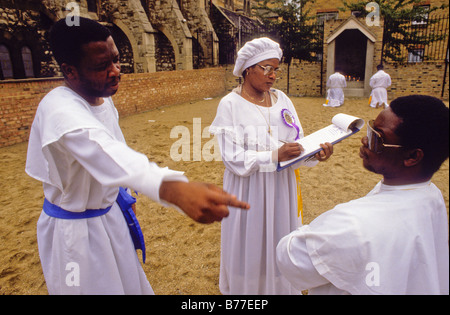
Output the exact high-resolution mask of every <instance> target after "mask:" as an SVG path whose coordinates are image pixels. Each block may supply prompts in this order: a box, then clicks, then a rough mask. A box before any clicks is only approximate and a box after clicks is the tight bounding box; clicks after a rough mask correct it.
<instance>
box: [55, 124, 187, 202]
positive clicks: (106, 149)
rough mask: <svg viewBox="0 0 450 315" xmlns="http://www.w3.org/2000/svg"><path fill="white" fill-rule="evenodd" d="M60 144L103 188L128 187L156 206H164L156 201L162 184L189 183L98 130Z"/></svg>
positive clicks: (64, 138)
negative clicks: (156, 204)
mask: <svg viewBox="0 0 450 315" xmlns="http://www.w3.org/2000/svg"><path fill="white" fill-rule="evenodd" d="M59 143H60V144H61V145H63V146H64V147H65V149H66V150H68V151H69V152H70V153H71V154H72V155H73V157H74V158H75V159H76V160H77V161H78V162H79V163H80V164H81V165H82V166H83V167H84V168H85V169H86V170H87V171H88V172H89V173H90V174H91V175H92V176H93V177H94V178H95V179H96V180H97V181H98V182H100V183H101V184H102V185H104V186H124V187H128V188H131V189H133V190H136V191H138V192H140V193H143V194H144V195H146V196H148V197H150V198H151V199H153V200H154V201H156V202H158V203H162V204H165V203H164V201H162V200H160V198H159V187H160V185H161V183H162V182H163V181H185V182H187V181H188V180H187V178H186V177H185V176H184V175H183V172H178V171H173V170H170V169H168V168H160V167H159V166H157V165H156V164H155V163H153V162H150V161H149V160H148V158H147V157H146V156H145V155H144V154H142V153H139V152H136V151H134V150H133V149H131V148H130V147H128V146H127V145H126V144H125V143H123V142H121V141H118V140H116V139H113V138H112V137H111V136H110V135H108V134H107V133H106V132H104V131H103V130H101V129H79V130H75V131H73V132H69V133H66V134H65V135H64V136H62V138H61V139H60V141H59ZM166 205H167V204H166Z"/></svg>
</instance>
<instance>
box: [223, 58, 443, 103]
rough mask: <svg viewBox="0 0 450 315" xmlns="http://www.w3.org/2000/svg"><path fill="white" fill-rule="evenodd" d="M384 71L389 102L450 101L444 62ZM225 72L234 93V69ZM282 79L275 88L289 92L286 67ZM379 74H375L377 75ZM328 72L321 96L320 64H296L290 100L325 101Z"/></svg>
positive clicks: (324, 75)
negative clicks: (429, 98) (420, 96)
mask: <svg viewBox="0 0 450 315" xmlns="http://www.w3.org/2000/svg"><path fill="white" fill-rule="evenodd" d="M384 66H385V71H386V72H387V73H389V74H390V76H391V78H392V85H391V87H390V88H389V89H388V94H389V99H390V100H393V99H394V98H397V97H399V96H405V95H411V94H424V95H431V96H434V97H437V98H440V99H443V100H448V99H449V83H450V82H449V81H450V79H449V66H448V65H447V77H446V79H445V88H444V95H443V96H441V93H442V86H443V83H444V73H445V63H444V62H422V63H410V64H404V65H392V64H387V63H386V64H384ZM224 67H225V70H226V84H227V86H226V90H227V91H231V90H232V89H233V88H234V87H236V86H237V85H238V83H239V79H238V78H236V77H234V76H233V67H234V66H233V65H227V66H224ZM281 68H282V70H283V73H282V75H281V76H280V77H279V78H278V79H277V81H276V83H275V85H274V88H277V89H279V90H282V91H283V92H285V93H286V91H287V88H286V87H287V79H286V77H287V66H286V65H285V64H282V65H281ZM375 72H376V70H374V73H375ZM326 79H327V78H326V69H325V68H324V70H323V81H322V93H321V92H320V63H318V62H317V63H311V62H300V63H298V62H297V63H293V64H292V65H291V69H290V79H289V94H290V95H291V96H317V97H323V96H324V95H325V93H326Z"/></svg>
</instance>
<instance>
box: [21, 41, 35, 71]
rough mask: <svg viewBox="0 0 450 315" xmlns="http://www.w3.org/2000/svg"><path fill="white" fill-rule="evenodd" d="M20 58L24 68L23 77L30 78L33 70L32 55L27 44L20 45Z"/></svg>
mask: <svg viewBox="0 0 450 315" xmlns="http://www.w3.org/2000/svg"><path fill="white" fill-rule="evenodd" d="M22 60H23V67H24V69H25V77H26V78H32V77H34V70H33V56H32V55H31V50H30V48H28V47H27V46H23V47H22Z"/></svg>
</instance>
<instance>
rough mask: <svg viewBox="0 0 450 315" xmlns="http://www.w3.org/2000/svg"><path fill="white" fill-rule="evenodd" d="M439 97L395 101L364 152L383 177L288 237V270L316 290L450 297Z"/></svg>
mask: <svg viewBox="0 0 450 315" xmlns="http://www.w3.org/2000/svg"><path fill="white" fill-rule="evenodd" d="M448 134H449V110H448V108H447V107H446V106H445V105H444V104H443V103H442V102H441V101H440V100H438V99H436V98H433V97H428V96H418V95H414V96H407V97H401V98H398V99H396V100H394V101H393V102H392V104H391V106H390V107H389V108H387V109H385V110H383V111H382V112H381V113H380V114H379V115H378V117H377V119H376V120H375V121H374V122H373V123H372V122H370V123H369V126H368V136H367V137H364V138H363V139H362V144H363V145H362V147H361V149H360V156H361V158H362V159H363V165H364V167H365V168H366V169H368V170H369V171H372V172H374V173H377V174H380V175H383V180H382V181H381V182H380V183H378V184H377V185H376V186H375V188H374V189H373V190H372V191H371V192H370V193H369V194H368V195H367V196H365V197H363V198H360V199H357V200H353V201H350V202H348V203H344V204H340V205H338V206H336V207H335V208H334V209H332V210H330V211H328V212H325V213H323V214H322V215H320V216H319V217H318V218H316V219H315V220H313V221H312V222H311V223H310V224H308V225H304V226H303V227H301V228H299V229H297V230H296V231H294V232H292V233H291V234H289V235H287V236H285V237H284V238H283V239H282V240H281V241H280V242H279V244H278V247H277V263H278V267H279V269H280V271H281V272H282V274H283V275H284V276H285V277H286V279H288V280H289V281H290V282H291V284H292V285H294V287H296V288H297V289H299V290H306V289H308V290H309V294H397V295H398V294H401V295H403V294H445V295H448V294H449V249H448V223H447V209H446V206H445V202H444V200H443V197H442V194H441V192H440V190H439V189H438V188H437V187H436V186H435V185H434V184H433V183H432V182H431V177H432V175H433V174H434V173H435V172H436V171H437V170H438V169H439V167H440V166H441V164H442V163H443V162H444V161H445V160H446V159H447V158H448V155H449V138H448V137H449V135H448Z"/></svg>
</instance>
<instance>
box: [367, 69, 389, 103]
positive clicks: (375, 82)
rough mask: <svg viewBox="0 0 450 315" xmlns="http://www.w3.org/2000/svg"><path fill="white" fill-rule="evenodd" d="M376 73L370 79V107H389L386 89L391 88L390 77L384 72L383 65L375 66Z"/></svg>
mask: <svg viewBox="0 0 450 315" xmlns="http://www.w3.org/2000/svg"><path fill="white" fill-rule="evenodd" d="M377 70H378V71H377V73H375V74H374V75H373V76H372V77H371V78H370V87H371V88H372V93H371V94H370V102H369V105H370V107H373V108H377V107H382V106H389V103H388V95H387V88H388V87H390V86H391V83H392V82H391V76H390V75H389V74H388V73H386V72H385V71H384V67H383V65H378V66H377Z"/></svg>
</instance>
